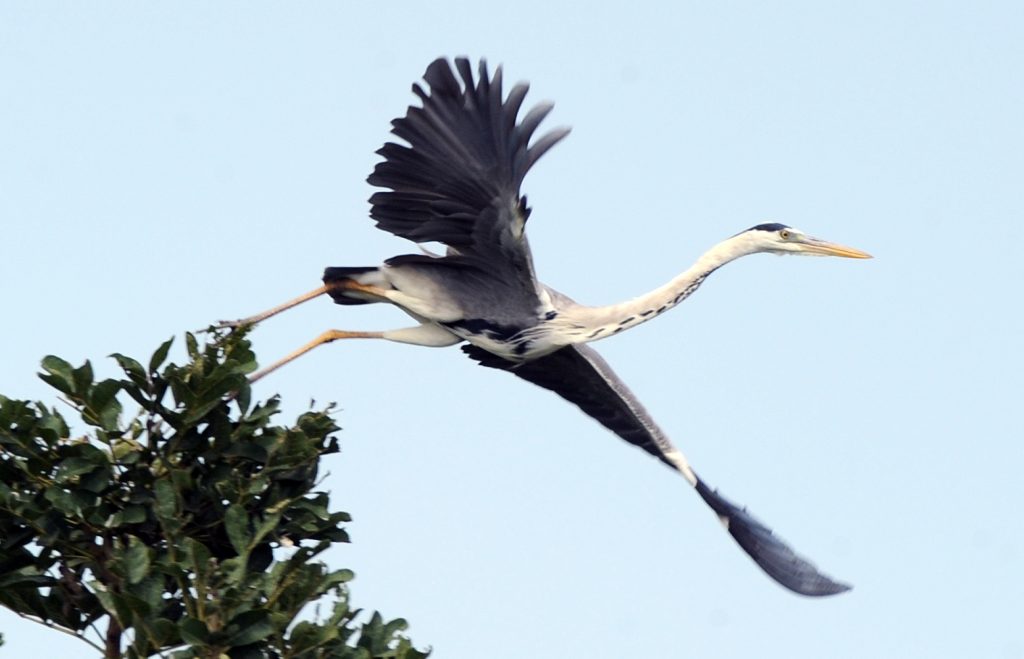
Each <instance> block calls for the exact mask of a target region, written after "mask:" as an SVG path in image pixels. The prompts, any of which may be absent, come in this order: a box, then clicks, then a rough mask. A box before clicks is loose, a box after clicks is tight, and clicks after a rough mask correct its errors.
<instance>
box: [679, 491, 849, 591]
mask: <svg viewBox="0 0 1024 659" xmlns="http://www.w3.org/2000/svg"><path fill="white" fill-rule="evenodd" d="M696 488H697V493H698V494H699V495H700V497H701V498H702V499H703V500H704V502H705V503H707V504H708V506H710V507H711V509H712V510H714V511H715V513H716V514H717V515H718V516H719V518H720V519H722V520H723V522H724V523H725V527H726V529H727V530H728V531H729V535H731V536H732V537H733V539H734V540H735V541H736V542H737V544H739V546H740V547H741V548H742V549H743V551H745V552H747V555H748V556H750V558H751V559H753V560H754V562H755V563H757V565H758V567H760V568H761V569H762V570H764V572H765V574H767V575H768V576H769V577H771V578H772V579H774V580H775V582H776V583H778V584H779V585H781V586H783V587H784V588H786V589H788V590H790V591H792V592H794V593H797V594H799V595H804V596H806V597H827V596H829V595H838V594H840V593H845V592H847V591H850V590H852V589H853V586H851V585H850V584H847V583H843V582H841V581H836V580H835V579H833V578H832V577H830V576H828V575H826V574H824V573H823V572H821V571H819V570H818V568H817V567H816V566H815V565H814V563H812V562H811V561H809V560H807V559H806V558H804V557H803V556H801V555H799V554H797V553H796V552H795V551H793V549H792V548H790V546H789V545H787V544H786V543H785V542H784V541H783V540H782V539H781V538H779V537H778V536H777V535H775V534H774V533H773V532H772V530H771V529H769V528H768V527H767V526H765V525H764V524H762V523H761V522H760V521H758V520H757V519H756V518H755V517H754V516H752V515H751V514H750V513H748V512H747V511H746V509H744V508H741V507H739V506H737V505H736V504H734V503H732V502H731V501H729V500H728V499H726V498H725V497H723V496H722V495H721V494H719V493H718V491H717V490H712V489H711V488H710V487H708V486H707V484H706V483H705V482H704V481H702V480H701V479H700V478H699V477H698V478H697V485H696Z"/></svg>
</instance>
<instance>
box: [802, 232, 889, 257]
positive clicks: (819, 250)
mask: <svg viewBox="0 0 1024 659" xmlns="http://www.w3.org/2000/svg"><path fill="white" fill-rule="evenodd" d="M802 245H803V247H804V251H806V252H810V253H811V254H820V255H822V256H842V257H843V258H847V259H870V258H872V256H871V255H870V254H868V253H867V252H862V251H860V250H859V249H854V248H853V247H847V246H845V245H838V244H836V243H830V242H828V241H827V240H818V239H817V238H810V237H808V238H806V239H805V240H804V242H803V243H802Z"/></svg>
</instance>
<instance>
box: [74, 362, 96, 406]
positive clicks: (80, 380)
mask: <svg viewBox="0 0 1024 659" xmlns="http://www.w3.org/2000/svg"><path fill="white" fill-rule="evenodd" d="M71 376H72V377H73V378H74V380H75V393H76V394H78V396H79V397H83V396H84V395H85V393H86V392H87V391H89V387H91V386H92V364H90V363H89V360H88V359H86V360H85V363H84V364H82V365H81V366H79V367H78V368H76V369H75V370H73V371H71Z"/></svg>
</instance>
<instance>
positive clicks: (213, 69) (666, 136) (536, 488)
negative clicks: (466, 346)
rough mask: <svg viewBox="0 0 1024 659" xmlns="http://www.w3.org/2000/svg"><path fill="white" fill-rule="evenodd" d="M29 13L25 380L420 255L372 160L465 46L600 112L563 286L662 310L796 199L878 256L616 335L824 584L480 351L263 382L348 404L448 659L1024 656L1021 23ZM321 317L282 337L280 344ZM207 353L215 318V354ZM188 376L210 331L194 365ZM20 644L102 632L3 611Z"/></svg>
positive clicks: (365, 459) (17, 371)
mask: <svg viewBox="0 0 1024 659" xmlns="http://www.w3.org/2000/svg"><path fill="white" fill-rule="evenodd" d="M620 6H622V7H625V8H622V9H607V8H601V7H599V6H598V5H596V4H594V3H582V2H580V3H561V4H559V3H552V2H543V3H542V2H533V1H529V0H524V1H521V2H514V3H508V2H506V3H480V2H476V3H465V2H449V1H443V0H436V1H434V2H430V3H411V2H408V3H403V2H391V3H343V2H336V3H324V2H307V3H297V4H288V5H285V4H284V3H274V4H268V3H216V4H214V3H199V2H176V3H127V2H121V3H118V2H108V3H95V4H93V3H88V4H86V3H78V2H67V3H60V2H55V3H39V2H28V1H25V2H4V3H2V4H0V240H2V243H0V244H2V250H3V251H2V258H0V293H2V295H3V309H4V312H3V322H2V328H3V329H2V332H3V334H2V338H3V341H0V364H2V368H0V392H2V393H4V394H5V395H8V396H15V397H23V398H45V399H47V400H52V398H53V397H52V394H51V392H50V391H49V390H48V389H47V388H46V387H45V385H44V384H43V383H42V382H40V381H39V380H38V379H37V378H36V377H35V375H34V374H35V373H36V372H37V371H38V364H39V360H40V359H41V358H42V357H43V356H44V355H45V354H48V353H53V354H57V355H61V356H63V357H65V358H67V359H69V360H71V361H73V362H79V361H81V360H83V359H85V358H90V359H92V360H93V362H94V364H95V366H96V367H97V368H98V369H99V371H100V372H101V373H105V374H113V373H114V365H113V363H112V361H111V360H108V359H106V358H105V355H108V354H110V353H111V352H115V351H119V352H124V353H126V354H133V355H136V356H140V355H141V356H148V354H149V353H150V352H151V351H152V349H153V348H155V347H156V346H157V345H158V344H159V342H161V341H162V340H164V339H166V338H167V337H169V336H171V335H178V336H179V337H180V335H181V333H182V332H183V331H185V330H194V329H198V328H201V327H204V326H205V325H207V324H209V323H210V322H212V321H215V320H217V319H222V318H236V317H239V316H243V315H246V314H250V313H254V312H256V311H259V310H262V309H263V308H266V307H268V306H271V305H273V304H276V303H278V302H280V301H282V300H284V299H286V298H288V297H290V296H293V295H296V294H298V293H300V292H303V291H306V290H309V289H311V288H314V287H315V286H317V285H318V283H319V277H320V274H321V271H322V268H323V267H324V266H327V265H373V264H376V263H378V262H379V261H381V260H382V259H384V258H386V257H389V256H391V255H394V254H399V253H406V252H408V251H410V250H411V249H412V246H411V245H410V244H409V243H406V242H405V241H402V240H400V239H398V238H395V237H393V236H390V235H389V234H385V233H383V232H381V231H378V230H376V229H375V228H374V226H373V224H372V222H371V221H370V220H369V219H368V218H367V210H368V205H367V203H366V199H367V197H368V196H369V194H370V193H371V189H370V187H369V186H368V185H367V184H366V183H365V181H364V180H365V177H366V175H367V174H368V173H369V171H370V170H371V168H372V166H373V164H374V163H375V162H376V160H377V156H375V155H374V153H373V152H374V150H375V149H377V148H378V147H379V146H380V144H381V143H382V142H383V141H384V140H386V139H387V138H388V127H389V122H390V120H391V119H392V118H393V117H395V116H398V115H400V114H402V113H403V112H404V110H405V107H406V106H407V105H408V104H409V103H410V102H412V101H413V100H414V97H413V96H412V95H411V94H410V92H409V87H410V84H411V83H412V82H413V81H414V80H417V79H418V78H419V76H420V75H421V74H422V72H423V70H424V68H425V67H426V65H427V64H428V63H429V62H430V61H431V60H432V59H433V58H434V57H436V56H438V55H458V54H468V55H470V56H472V57H479V56H486V57H487V58H488V59H489V61H490V62H492V63H493V64H497V63H504V65H505V71H506V78H507V79H510V80H519V79H528V80H530V81H531V82H532V85H533V86H532V91H531V94H530V96H529V97H528V101H531V100H532V101H533V102H536V101H540V100H542V99H550V100H553V101H555V102H556V108H555V111H554V113H553V115H552V117H551V119H550V120H549V124H548V125H549V126H552V127H553V126H555V125H560V124H565V125H571V126H572V127H573V132H572V134H571V135H570V136H569V138H568V139H566V140H565V141H564V142H562V143H561V144H560V145H558V146H557V147H556V148H555V149H554V150H553V151H551V152H549V154H548V155H546V156H545V157H544V159H543V160H542V161H541V162H540V163H539V164H538V166H537V167H536V168H535V169H534V170H533V171H532V172H531V174H530V176H529V177H528V178H527V180H526V182H525V185H524V190H525V191H526V192H527V193H529V197H530V201H531V203H532V205H533V207H534V214H533V216H532V217H531V220H530V226H529V230H530V236H531V242H532V244H533V247H534V255H535V260H536V264H537V269H538V271H539V273H540V276H541V277H542V279H544V280H545V281H546V282H547V283H548V284H550V285H552V286H554V287H556V288H558V289H560V290H563V291H565V292H566V293H568V294H569V295H571V296H573V297H575V298H576V299H578V300H580V301H582V302H587V303H606V302H613V301H618V300H620V299H624V298H628V297H632V296H633V295H636V294H639V293H641V292H643V291H646V290H648V289H650V288H653V287H654V286H656V285H659V284H661V283H662V282H663V281H665V280H667V279H668V278H670V277H671V276H673V275H674V274H676V273H677V272H678V271H681V270H682V269H684V268H685V267H687V266H688V265H689V264H690V263H691V262H692V261H693V260H694V259H695V258H696V257H697V256H698V255H699V254H700V253H701V252H702V251H703V250H705V249H707V248H709V247H710V246H712V245H713V244H714V243H716V242H718V241H719V240H721V239H723V238H725V237H727V236H730V235H732V234H734V233H736V232H737V231H739V230H742V229H744V228H747V227H749V226H751V225H753V224H757V223H760V222H764V221H779V222H785V223H787V224H790V225H793V226H796V227H799V228H801V229H803V230H805V231H807V232H808V233H811V234H813V235H817V236H820V237H822V238H826V239H830V240H835V241H838V242H842V243H846V244H850V245H853V246H855V247H859V248H862V249H864V250H866V251H868V252H871V253H873V254H874V255H875V256H876V258H875V259H874V260H872V261H849V260H843V259H798V258H775V257H769V256H755V257H750V258H748V259H744V260H741V261H739V262H737V263H735V264H732V265H729V266H727V267H726V268H724V269H723V270H721V271H719V272H718V273H716V274H715V275H714V276H713V277H712V278H711V279H709V280H708V282H707V283H706V284H705V285H704V287H703V288H702V289H701V290H700V291H699V292H698V293H697V294H695V295H694V297H692V298H691V299H689V300H687V301H686V302H685V304H683V305H682V306H681V307H680V308H679V309H677V310H675V311H673V312H672V313H670V314H668V315H666V316H664V317H661V318H659V319H658V320H657V321H655V322H652V323H648V324H646V325H644V326H642V327H640V328H637V329H635V330H632V331H630V332H627V333H625V334H622V335H619V336H617V337H615V338H614V339H611V340H608V341H604V342H601V343H598V344H596V347H597V348H598V349H599V350H600V351H601V352H602V353H603V354H604V355H605V357H606V358H607V359H608V360H609V362H611V364H612V365H613V366H614V367H615V368H616V369H617V371H618V372H619V374H620V375H621V376H622V378H623V379H624V380H625V381H626V382H627V383H629V385H630V386H631V387H632V389H633V390H634V391H635V392H636V394H637V395H638V396H639V397H640V398H641V399H642V400H643V401H644V403H645V404H646V406H647V407H648V408H649V409H650V411H651V412H652V413H653V414H654V416H655V417H656V418H657V419H658V421H659V423H660V424H661V425H662V426H663V427H664V428H665V429H666V430H667V431H668V433H669V434H670V435H671V436H672V437H673V438H674V440H675V442H676V443H677V444H678V445H679V446H680V447H681V448H682V449H683V451H684V452H686V454H687V455H688V456H689V458H690V459H691V461H692V462H693V464H694V465H695V467H696V468H697V470H698V471H699V472H700V473H701V475H702V476H704V477H705V478H707V479H708V481H709V482H710V483H711V484H712V485H714V486H716V487H718V488H720V489H721V490H722V492H723V493H725V494H726V495H727V496H729V497H730V498H732V499H734V500H736V501H738V502H741V503H743V504H746V505H747V506H749V508H750V510H751V511H752V512H753V513H754V514H755V515H757V516H758V517H760V518H761V519H763V520H764V521H765V522H766V523H767V524H768V525H769V526H771V527H772V528H774V529H775V531H776V532H777V533H779V534H780V535H782V536H783V537H784V538H786V539H787V540H788V541H790V542H791V543H792V545H793V546H794V547H795V548H796V549H797V550H798V551H800V552H801V553H804V554H806V555H807V556H809V557H810V558H811V559H813V560H814V561H815V562H816V563H817V564H818V565H819V567H821V568H822V570H824V571H825V572H826V573H828V574H831V575H833V576H835V577H837V578H840V579H842V580H846V581H849V582H851V583H853V584H854V586H855V589H854V590H853V591H852V592H851V593H848V594H844V595H841V596H838V597H834V598H830V599H825V600H810V599H806V598H801V597H798V596H794V595H792V594H790V593H788V592H786V591H784V590H782V589H781V588H780V587H778V586H777V585H776V584H774V583H773V582H771V581H770V580H769V579H768V578H766V577H765V576H763V575H762V574H761V573H760V571H759V570H758V569H757V568H756V567H755V566H754V565H753V563H751V561H750V560H749V559H748V558H747V557H746V556H745V555H744V554H743V553H742V552H741V551H740V550H739V549H738V548H737V547H736V546H735V544H734V543H733V541H732V540H731V538H729V537H728V535H727V534H726V533H724V532H723V531H722V529H721V527H720V526H719V524H718V523H717V521H716V520H715V518H714V516H713V515H712V514H711V513H710V512H709V511H708V510H707V509H706V508H705V506H704V505H703V504H702V503H701V502H700V501H699V499H698V498H697V497H696V496H695V495H694V493H693V492H692V491H691V490H690V488H689V487H688V486H687V485H686V483H685V482H684V481H683V480H682V479H681V478H679V477H678V475H676V474H674V473H672V472H671V471H670V470H668V469H665V468H664V467H663V466H661V465H660V464H658V463H657V462H656V461H655V460H653V459H651V458H650V457H649V456H647V455H646V454H644V453H642V452H640V451H638V450H637V449H635V448H633V447H630V446H628V445H626V444H625V443H624V442H622V441H621V440H619V439H617V438H616V437H614V436H613V435H611V434H610V433H609V432H607V431H606V430H604V429H603V428H602V427H600V426H599V425H597V424H596V423H595V422H593V421H591V420H590V419H588V418H586V417H585V416H583V415H582V414H581V413H580V412H579V411H578V410H576V409H575V408H573V407H572V406H570V405H569V404H567V403H565V402H564V401H562V400H561V399H559V398H557V397H556V396H554V395H552V394H551V393H549V392H545V391H542V390H540V389H537V388H533V387H531V386H530V385H528V384H526V383H524V382H522V381H520V380H518V379H516V378H513V377H509V376H508V375H506V374H503V373H499V372H496V371H491V370H486V369H482V368H479V367H478V366H475V365H474V364H473V363H472V362H470V361H469V360H468V359H466V358H465V357H464V356H463V355H462V354H461V353H460V352H459V351H458V350H457V349H455V348H449V349H434V350H430V349H425V348H417V347H412V346H401V345H395V344H389V343H384V342H380V343H375V342H352V343H349V344H347V345H346V344H335V345H331V346H328V347H324V348H322V349H319V350H318V351H317V352H316V353H314V354H313V355H312V356H309V357H306V358H304V359H302V360H300V361H299V362H296V363H295V364H293V365H291V366H290V367H288V368H287V369H285V370H283V371H281V372H279V373H276V374H274V375H273V376H272V377H269V378H267V380H265V381H264V382H261V383H260V384H259V385H258V387H257V390H256V394H257V395H259V396H264V397H265V396H269V395H271V394H274V393H277V392H280V393H281V394H282V396H283V397H284V400H285V407H286V409H287V416H285V417H282V421H287V420H288V418H289V417H294V415H295V414H297V413H298V412H300V411H302V410H303V409H305V408H306V406H307V405H308V402H309V400H310V399H316V400H317V401H322V402H326V401H331V400H335V401H338V403H339V406H340V414H339V420H340V423H341V425H342V426H344V431H343V433H342V434H341V439H342V443H343V446H344V453H343V455H342V456H341V457H335V458H331V459H330V460H329V461H328V467H329V469H330V472H331V473H330V475H329V477H328V478H327V479H326V481H325V483H324V486H325V487H326V488H329V489H330V491H331V492H332V494H333V498H334V499H335V505H336V507H337V508H340V509H342V510H347V511H349V512H351V513H352V514H353V516H354V521H353V522H352V524H351V525H350V527H349V530H350V532H351V535H352V538H353V541H354V542H353V544H352V545H350V546H345V547H342V548H340V549H338V550H337V551H335V552H333V553H332V554H331V555H329V557H328V558H329V561H330V562H331V564H332V565H335V566H337V567H350V568H353V569H354V570H355V571H356V572H357V574H358V578H357V580H356V581H355V582H354V584H353V598H354V602H355V604H357V605H360V606H365V607H369V608H378V609H381V610H382V611H383V612H384V614H385V615H388V616H404V617H406V618H408V620H409V621H410V622H411V624H412V627H411V630H410V635H411V636H412V637H413V639H414V640H415V641H416V642H417V643H419V644H420V645H421V646H425V645H431V646H433V647H434V648H435V655H434V656H436V657H439V658H442V659H449V658H451V659H469V658H477V657H493V658H497V659H522V658H523V657H588V658H591V659H604V658H608V659H619V658H624V657H655V656H657V657H703V658H717V657H750V656H758V657H761V658H765V659H767V658H776V657H778V658H787V659H791V658H820V657H831V658H841V657H857V658H862V657H873V658H888V657H894V658H895V657H911V656H917V657H930V658H941V657H965V656H970V657H998V658H1003V657H1021V656H1024V632H1022V631H1021V629H1022V627H1021V624H1020V612H1021V601H1022V600H1024V518H1022V516H1021V514H1020V508H1019V506H1020V505H1021V501H1022V500H1024V485H1022V478H1021V475H1020V466H1021V464H1022V462H1024V448H1022V442H1021V440H1022V436H1021V435H1022V433H1021V421H1020V418H1021V416H1020V409H1021V408H1020V406H1021V393H1022V391H1024V387H1022V384H1024V382H1022V380H1024V359H1022V354H1024V348H1022V346H1024V342H1022V339H1024V316H1022V313H1021V301H1022V293H1021V285H1022V283H1024V260H1022V259H1021V257H1020V250H1021V245H1022V244H1024V230H1022V226H1024V221H1022V220H1024V218H1022V214H1024V192H1022V190H1024V185H1022V184H1024V121H1022V117H1024V79H1022V78H1024V75H1022V71H1024V8H1022V7H1024V5H1021V4H1020V3H1015V2H1005V3H1000V2H972V3H966V2H964V3H953V2H890V1H886V2H859V3H838V2H781V3H763V2H718V3H710V2H709V3H700V4H696V3H668V2H664V3H643V2H634V3H627V4H626V5H620ZM405 324H407V319H406V318H405V317H404V316H403V315H402V314H401V313H400V312H398V311H396V310H394V309H389V308H383V307H380V308H377V307H375V308H370V307H339V306H335V305H332V304H330V303H329V301H328V300H326V299H325V300H323V301H317V302H314V303H311V304H309V305H306V306H305V307H302V308H300V309H298V310H295V311H293V312H291V313H289V314H286V315H285V316H283V317H281V318H279V319H274V320H273V321H271V322H268V323H266V324H265V325H264V326H262V327H260V328H258V330H257V331H256V332H255V333H254V334H253V339H254V341H255V347H256V350H257V352H258V354H259V355H260V356H261V358H262V359H263V360H264V361H270V360H273V359H275V358H276V357H278V356H280V355H282V354H284V353H285V352H287V351H289V350H291V349H292V348H293V347H295V346H297V345H299V344H300V343H302V342H305V341H307V340H308V339H310V338H312V337H313V336H314V335H315V334H317V333H319V332H320V331H321V330H323V329H327V328H330V327H335V328H344V329H384V328H393V327H399V326H403V325H405ZM179 348H180V341H179ZM177 354H178V356H179V359H180V355H181V353H180V352H179V353H177ZM0 629H2V631H3V633H4V635H5V636H6V639H7V646H5V647H3V648H2V649H0V656H9V657H25V656H30V655H33V656H40V654H39V648H42V647H45V648H47V652H48V653H49V654H48V656H82V657H85V656H88V654H87V652H86V651H87V650H88V648H86V647H85V646H84V645H79V644H78V643H77V642H75V641H73V640H71V639H66V638H64V637H62V636H61V635H59V634H55V633H53V632H49V631H47V630H45V629H43V628H41V627H38V626H36V625H32V624H30V623H26V622H23V621H20V620H18V619H16V618H14V617H13V616H11V615H9V614H8V613H6V612H3V613H0Z"/></svg>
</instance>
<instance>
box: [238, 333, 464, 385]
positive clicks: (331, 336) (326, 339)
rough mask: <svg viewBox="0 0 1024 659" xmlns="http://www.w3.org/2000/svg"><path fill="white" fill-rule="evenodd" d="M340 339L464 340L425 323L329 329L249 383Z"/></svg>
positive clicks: (434, 343) (429, 342) (447, 342)
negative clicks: (390, 327)
mask: <svg viewBox="0 0 1024 659" xmlns="http://www.w3.org/2000/svg"><path fill="white" fill-rule="evenodd" d="M338 339H385V340H387V341H396V342H398V343H411V344H413V345H418V346H429V347H434V348H442V347H444V346H450V345H455V344H456V343H460V342H462V339H461V338H459V337H458V336H456V335H454V334H452V333H451V332H449V331H448V330H446V329H444V328H443V327H439V326H438V325H433V324H423V325H417V326H415V327H406V328H404V329H397V330H386V331H383V332H360V331H348V330H327V331H326V332H324V333H323V334H321V335H320V336H318V337H316V338H315V339H313V340H312V341H310V342H309V343H307V344H306V345H304V346H302V347H301V348H299V349H297V350H294V351H293V352H290V353H289V354H287V355H285V356H284V357H282V358H281V359H279V360H277V361H276V362H274V363H273V364H271V365H270V366H267V367H266V368H264V369H262V370H260V371H257V372H256V373H254V374H253V375H252V376H251V377H250V378H249V383H250V384H252V383H253V382H256V381H257V380H259V379H260V378H262V377H263V376H265V375H267V374H269V373H272V372H274V371H276V370H277V369H279V368H281V367H282V366H284V365H285V364H287V363H288V362H291V361H293V360H295V359H298V358H299V357H301V356H302V355H304V354H306V353H307V352H309V351H310V350H312V349H313V348H316V347H317V346H321V345H323V344H325V343H331V342H333V341H337V340H338Z"/></svg>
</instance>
